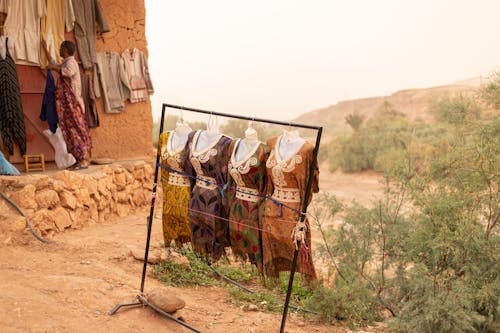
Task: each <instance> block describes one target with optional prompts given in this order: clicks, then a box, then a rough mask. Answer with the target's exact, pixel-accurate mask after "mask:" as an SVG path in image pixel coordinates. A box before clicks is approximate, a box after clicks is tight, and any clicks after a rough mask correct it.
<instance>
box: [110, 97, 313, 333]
mask: <svg viewBox="0 0 500 333" xmlns="http://www.w3.org/2000/svg"><path fill="white" fill-rule="evenodd" d="M167 108H172V109H178V110H186V111H192V112H197V113H204V114H209V115H214V116H222V117H227V118H236V119H242V120H249V121H257V122H263V123H268V124H275V125H283V126H290V127H299V128H305V129H313V130H316V131H317V134H316V143H315V146H314V150H313V161H316V160H317V157H318V151H319V144H320V141H321V134H322V132H323V127H320V126H311V125H304V124H297V123H290V122H282V121H276V120H269V119H261V118H254V117H247V116H240V115H233V114H227V113H220V112H214V111H207V110H201V109H195V108H190V107H184V106H180V105H174V104H166V103H163V105H162V110H161V119H160V132H159V135H161V134H162V132H163V125H164V121H165V111H166V109H167ZM159 163H160V147H159V146H158V149H157V152H156V164H155V173H154V180H153V190H152V195H151V208H150V211H149V216H148V232H147V237H146V248H145V250H144V265H143V268H142V277H141V293H140V294H139V295H137V296H136V298H137V300H138V301H137V302H134V303H121V304H117V305H115V307H113V309H111V310H110V311H109V314H110V315H113V314H115V313H116V312H117V311H118V310H119V309H120V308H122V307H133V306H139V305H143V306H149V307H151V308H152V309H153V310H155V311H157V312H158V313H160V314H162V315H163V316H165V317H167V318H169V319H172V320H174V321H175V322H177V323H179V324H181V325H182V326H184V327H186V328H188V329H190V330H192V331H194V332H201V331H199V330H197V329H196V328H194V327H191V326H189V325H188V324H186V323H185V322H183V321H181V320H179V319H177V318H175V317H174V316H172V315H171V314H169V313H166V312H164V311H162V310H161V309H159V308H158V307H156V306H154V305H153V304H151V303H149V302H148V301H147V300H146V298H145V297H144V295H143V293H144V283H145V279H146V269H147V265H148V256H149V244H150V241H151V227H152V225H153V216H154V207H155V202H156V187H157V181H158V169H159V168H158V165H159ZM314 167H315V163H311V166H310V168H309V177H308V179H307V185H306V191H305V194H304V200H303V204H302V210H301V212H302V214H301V215H300V222H303V221H304V220H305V214H306V211H307V206H308V201H309V198H310V197H311V188H312V183H313V180H314ZM296 245H297V246H296V247H295V251H294V253H293V261H292V268H291V271H290V279H289V281H288V289H287V292H286V299H285V304H284V308H283V315H282V319H281V327H280V333H283V332H284V330H285V324H286V318H287V314H288V308H289V303H290V296H291V293H292V285H293V279H294V276H295V271H296V268H297V259H298V254H299V249H300V245H301V244H300V240H299V241H297V244H296Z"/></svg>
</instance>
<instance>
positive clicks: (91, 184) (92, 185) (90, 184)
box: [82, 175, 98, 195]
mask: <svg viewBox="0 0 500 333" xmlns="http://www.w3.org/2000/svg"><path fill="white" fill-rule="evenodd" d="M82 187H84V188H86V189H87V191H88V192H89V194H90V195H93V194H94V195H95V194H98V189H97V180H95V179H94V178H93V177H91V176H87V175H86V176H85V177H84V178H83V182H82Z"/></svg>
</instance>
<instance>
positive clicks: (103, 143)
mask: <svg viewBox="0 0 500 333" xmlns="http://www.w3.org/2000/svg"><path fill="white" fill-rule="evenodd" d="M0 1H5V0H0ZM7 1H9V0H7ZM16 1H17V0H16ZM62 1H64V0H62ZM88 1H89V2H93V1H94V0H88ZM99 2H100V6H101V8H102V12H103V13H104V16H105V19H106V21H107V24H108V26H109V29H110V31H109V32H107V33H104V34H102V35H98V36H97V39H96V45H95V49H96V52H104V51H114V52H118V53H120V54H121V53H122V52H123V51H124V50H126V49H129V50H132V49H134V48H137V49H138V50H140V51H143V52H144V54H145V56H146V59H147V41H146V34H145V26H146V25H145V20H146V9H145V4H144V0H99ZM47 3H48V2H47ZM74 31H75V30H73V31H70V32H65V39H69V40H73V41H74V40H75V35H74ZM76 58H77V60H78V55H77V56H76ZM16 63H17V62H16ZM16 68H17V73H18V77H19V83H20V90H21V99H22V105H23V112H24V119H25V128H26V146H27V151H26V154H40V153H43V154H45V157H46V160H47V161H51V160H53V159H54V149H53V147H52V146H51V145H50V142H49V141H48V140H47V138H46V137H45V136H44V135H43V133H42V132H43V130H45V129H47V128H48V124H47V122H42V121H41V120H40V119H39V115H40V109H41V104H42V98H43V93H44V89H45V82H46V76H45V73H44V71H43V70H42V69H41V68H40V67H39V66H30V65H23V64H19V63H17V64H16ZM85 72H86V74H88V75H92V72H93V70H92V69H87V70H85ZM151 77H152V81H153V85H154V79H155V76H154V73H151ZM96 106H97V112H98V115H99V120H100V125H99V127H97V128H92V129H90V133H91V138H92V159H102V158H112V159H115V160H124V159H132V158H137V157H144V156H150V155H151V153H152V151H153V150H152V123H153V118H152V111H151V103H150V100H149V97H147V99H146V101H143V102H137V103H130V102H129V100H127V101H125V110H124V111H123V112H120V113H105V112H104V108H103V100H102V98H98V99H97V100H96ZM22 160H23V157H22V156H21V154H20V152H19V148H18V147H17V145H15V153H14V154H13V155H12V156H10V161H11V162H13V163H20V162H22ZM21 170H22V168H21Z"/></svg>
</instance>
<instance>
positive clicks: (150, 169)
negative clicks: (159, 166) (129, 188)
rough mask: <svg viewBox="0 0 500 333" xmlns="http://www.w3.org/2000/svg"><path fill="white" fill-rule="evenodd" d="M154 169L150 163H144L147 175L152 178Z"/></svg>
mask: <svg viewBox="0 0 500 333" xmlns="http://www.w3.org/2000/svg"><path fill="white" fill-rule="evenodd" d="M153 173H154V169H153V168H152V167H151V165H149V164H144V174H145V175H146V178H151V177H153Z"/></svg>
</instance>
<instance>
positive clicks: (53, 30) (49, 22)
mask: <svg viewBox="0 0 500 333" xmlns="http://www.w3.org/2000/svg"><path fill="white" fill-rule="evenodd" d="M46 1H47V15H46V16H45V17H42V20H41V27H42V38H43V39H44V40H45V42H46V43H47V49H48V50H49V53H50V55H51V57H52V59H55V60H56V61H57V62H58V63H60V62H61V56H60V55H59V47H60V46H61V43H62V42H63V41H64V40H65V38H64V28H65V26H66V25H69V26H70V28H71V29H73V28H72V25H73V22H74V16H75V14H74V12H73V5H72V3H71V0H46ZM71 17H73V19H71ZM71 20H73V22H72V21H71ZM71 29H70V30H71ZM40 63H41V67H42V68H45V67H47V65H48V63H49V61H48V59H47V57H46V55H45V53H44V52H42V53H41V58H40Z"/></svg>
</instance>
